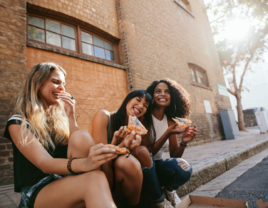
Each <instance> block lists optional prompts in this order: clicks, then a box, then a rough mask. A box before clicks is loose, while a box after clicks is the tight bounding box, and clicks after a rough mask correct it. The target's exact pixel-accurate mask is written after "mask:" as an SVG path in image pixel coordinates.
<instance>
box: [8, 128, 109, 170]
mask: <svg viewBox="0 0 268 208" xmlns="http://www.w3.org/2000/svg"><path fill="white" fill-rule="evenodd" d="M8 131H9V132H10V136H11V138H12V141H13V142H14V144H15V145H16V147H17V148H18V150H19V151H20V152H21V153H22V154H23V155H24V156H25V157H26V158H27V159H28V160H29V161H30V162H31V163H32V164H34V165H35V166H36V167H37V168H39V169H40V170H42V171H43V172H44V173H47V174H70V172H69V171H68V170H67V162H68V159H59V158H53V157H51V155H50V154H49V153H48V152H47V150H46V149H45V148H44V147H43V146H42V145H41V144H40V142H39V141H38V140H37V139H36V138H35V136H34V135H33V133H32V132H30V131H29V130H28V129H27V134H28V137H29V143H28V144H27V145H21V142H20V136H21V126H20V125H16V124H12V125H10V126H9V127H8ZM113 152H114V151H111V150H110V149H108V148H103V147H102V146H97V145H95V146H93V147H91V149H90V154H89V156H88V157H87V158H81V159H75V160H73V161H72V170H73V171H74V172H76V173H82V172H88V171H92V170H95V169H97V168H98V167H99V166H100V165H101V164H103V163H104V162H107V161H106V160H107V158H109V159H108V160H110V159H112V158H111V154H112V153H113ZM107 153H109V154H107ZM113 154H114V153H113ZM100 159H101V160H100ZM100 161H101V162H100Z"/></svg>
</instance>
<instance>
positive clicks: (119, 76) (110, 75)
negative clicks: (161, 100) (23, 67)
mask: <svg viewBox="0 0 268 208" xmlns="http://www.w3.org/2000/svg"><path fill="white" fill-rule="evenodd" d="M46 61H51V62H54V63H57V64H59V65H60V66H62V67H63V68H64V69H65V70H66V72H67V77H66V91H67V92H69V93H70V94H71V95H73V96H74V97H75V100H76V118H77V122H78V125H79V128H80V129H88V126H89V124H90V122H91V120H92V118H93V116H94V115H95V114H96V112H97V111H98V110H100V109H106V110H108V111H114V110H116V109H117V108H118V107H119V106H120V104H121V103H122V100H123V99H124V98H125V97H126V95H127V93H128V91H127V81H126V72H125V70H123V69H117V68H113V67H110V66H105V65H102V64H97V63H92V62H88V61H85V60H81V59H77V58H73V57H68V56H65V55H61V54H55V53H52V52H47V51H43V50H39V49H36V48H31V47H27V70H29V69H30V68H31V67H32V66H33V65H35V64H37V63H40V62H46Z"/></svg>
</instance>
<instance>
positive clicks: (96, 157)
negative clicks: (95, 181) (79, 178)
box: [85, 143, 118, 172]
mask: <svg viewBox="0 0 268 208" xmlns="http://www.w3.org/2000/svg"><path fill="white" fill-rule="evenodd" d="M117 155H118V152H116V150H115V149H111V148H108V147H107V146H105V145H104V144H102V143H100V144H96V145H94V146H93V147H91V148H90V151H89V155H88V157H87V160H86V166H85V167H86V170H87V171H92V170H95V169H98V168H99V167H100V166H101V165H102V164H104V163H106V162H108V161H109V160H112V159H114V158H116V157H117ZM87 171H86V172H87Z"/></svg>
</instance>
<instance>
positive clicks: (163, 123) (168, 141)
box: [142, 79, 197, 208]
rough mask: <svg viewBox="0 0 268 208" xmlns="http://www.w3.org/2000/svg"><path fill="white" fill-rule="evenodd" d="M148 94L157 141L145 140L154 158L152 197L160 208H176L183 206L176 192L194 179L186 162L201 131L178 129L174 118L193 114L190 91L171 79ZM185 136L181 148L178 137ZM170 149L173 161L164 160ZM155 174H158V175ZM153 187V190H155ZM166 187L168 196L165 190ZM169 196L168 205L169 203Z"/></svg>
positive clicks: (160, 82)
mask: <svg viewBox="0 0 268 208" xmlns="http://www.w3.org/2000/svg"><path fill="white" fill-rule="evenodd" d="M147 92H148V93H150V95H151V96H152V98H153V106H152V120H153V127H154V128H153V131H152V132H154V133H153V134H155V137H154V139H153V140H149V139H148V138H147V140H146V139H144V140H143V143H142V144H143V145H145V146H147V147H148V149H149V151H150V152H151V153H152V154H153V156H154V157H153V161H154V164H153V169H151V170H150V172H151V177H148V178H144V181H146V180H150V184H152V185H153V186H151V190H150V196H151V197H152V199H153V200H154V201H155V202H156V206H157V207H159V208H172V207H176V206H177V205H178V204H179V203H180V198H179V197H178V195H177V193H176V190H177V189H178V188H179V187H180V186H182V185H183V184H184V183H186V182H187V181H188V180H189V179H190V177H191V175H192V167H191V166H190V164H189V163H188V162H187V161H185V160H184V159H182V158H181V157H182V155H183V152H184V149H185V147H186V146H187V143H188V142H189V141H192V140H193V139H194V137H195V135H196V131H197V128H196V126H195V125H194V126H193V127H188V128H186V129H183V130H181V129H179V128H177V124H176V123H175V122H174V121H173V120H172V118H175V117H179V118H186V117H187V116H189V114H190V109H191V106H190V98H189V94H188V93H187V91H186V90H185V89H184V88H183V87H182V86H180V85H179V84H178V83H177V82H175V81H174V80H171V79H163V80H159V81H154V82H153V83H152V84H151V85H150V86H149V87H148V88H147ZM182 132H184V134H183V136H182V140H181V142H180V143H179V144H178V141H177V137H176V135H177V134H180V133H182ZM167 147H169V154H170V159H166V160H163V152H164V150H165V149H166V148H167ZM154 170H155V171H154ZM152 187H153V188H152ZM161 187H164V192H163V191H162V188H161ZM165 195H166V196H167V199H168V201H167V200H166V199H165Z"/></svg>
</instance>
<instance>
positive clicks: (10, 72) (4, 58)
mask: <svg viewBox="0 0 268 208" xmlns="http://www.w3.org/2000/svg"><path fill="white" fill-rule="evenodd" d="M25 12H26V2H25V0H16V1H15V0H9V1H6V0H0V19H1V20H0V185H3V184H10V183H13V166H12V164H13V157H12V154H13V153H12V145H11V143H10V142H9V141H8V140H7V139H5V138H4V137H3V133H4V128H5V124H6V121H7V119H8V117H9V115H10V114H11V110H12V109H13V104H14V98H15V97H16V96H17V93H18V91H19V89H20V86H21V83H22V81H23V80H24V78H25V73H26V62H25V57H26V52H25V51H26V46H25V24H26V16H25Z"/></svg>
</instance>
